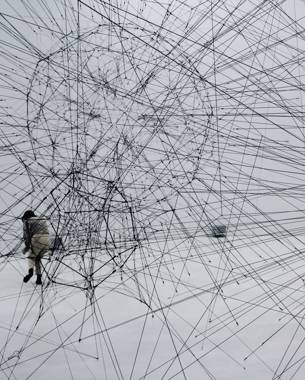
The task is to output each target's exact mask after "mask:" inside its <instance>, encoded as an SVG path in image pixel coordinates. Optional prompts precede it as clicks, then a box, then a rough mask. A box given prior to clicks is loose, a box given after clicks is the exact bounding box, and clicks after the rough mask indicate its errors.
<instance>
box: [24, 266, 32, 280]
mask: <svg viewBox="0 0 305 380" xmlns="http://www.w3.org/2000/svg"><path fill="white" fill-rule="evenodd" d="M33 271H34V270H33V268H30V269H29V273H28V274H27V275H26V276H24V277H23V282H28V281H29V279H30V278H31V277H32V276H33Z"/></svg>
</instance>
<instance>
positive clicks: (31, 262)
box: [23, 250, 35, 282]
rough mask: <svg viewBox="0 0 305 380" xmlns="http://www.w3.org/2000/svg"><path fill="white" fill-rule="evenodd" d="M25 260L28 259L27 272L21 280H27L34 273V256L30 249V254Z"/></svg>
mask: <svg viewBox="0 0 305 380" xmlns="http://www.w3.org/2000/svg"><path fill="white" fill-rule="evenodd" d="M27 260H28V266H29V272H28V274H27V275H26V276H24V277H23V282H28V281H29V280H30V278H31V277H32V276H33V274H34V266H35V256H34V255H33V252H32V251H31V250H30V254H29V256H28V258H27Z"/></svg>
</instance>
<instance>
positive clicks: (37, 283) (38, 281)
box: [36, 274, 42, 285]
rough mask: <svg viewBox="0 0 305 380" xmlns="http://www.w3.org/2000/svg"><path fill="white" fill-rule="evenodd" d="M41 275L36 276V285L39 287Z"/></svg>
mask: <svg viewBox="0 0 305 380" xmlns="http://www.w3.org/2000/svg"><path fill="white" fill-rule="evenodd" d="M41 284H42V282H41V274H37V279H36V285H41Z"/></svg>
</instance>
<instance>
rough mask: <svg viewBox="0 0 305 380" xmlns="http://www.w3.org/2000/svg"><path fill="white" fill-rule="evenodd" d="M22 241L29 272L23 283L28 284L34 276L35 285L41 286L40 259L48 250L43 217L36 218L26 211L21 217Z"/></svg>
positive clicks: (45, 224) (46, 231)
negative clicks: (34, 275) (35, 276)
mask: <svg viewBox="0 0 305 380" xmlns="http://www.w3.org/2000/svg"><path fill="white" fill-rule="evenodd" d="M22 222H23V239H24V243H25V247H24V249H23V254H26V253H27V258H28V264H29V272H28V274H27V275H26V276H24V278H23V281H24V282H28V281H29V280H30V278H31V277H32V276H33V274H34V268H35V272H36V275H37V278H36V284H37V285H41V284H42V281H41V277H42V274H41V259H42V257H43V256H44V254H45V253H47V251H48V250H49V232H48V226H47V221H46V219H45V218H44V217H38V216H36V215H35V213H34V212H33V211H32V210H28V211H26V212H25V213H24V215H23V217H22Z"/></svg>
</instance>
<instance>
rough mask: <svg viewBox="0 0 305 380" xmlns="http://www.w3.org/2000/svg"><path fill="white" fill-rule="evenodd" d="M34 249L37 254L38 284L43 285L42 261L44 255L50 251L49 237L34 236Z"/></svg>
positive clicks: (36, 270)
mask: <svg viewBox="0 0 305 380" xmlns="http://www.w3.org/2000/svg"><path fill="white" fill-rule="evenodd" d="M32 248H33V252H34V254H35V272H36V275H37V280H36V284H37V285H41V284H42V282H41V277H42V274H41V259H42V257H43V255H44V254H45V253H46V252H47V251H48V250H49V238H48V235H36V236H35V235H34V236H33V238H32Z"/></svg>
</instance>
